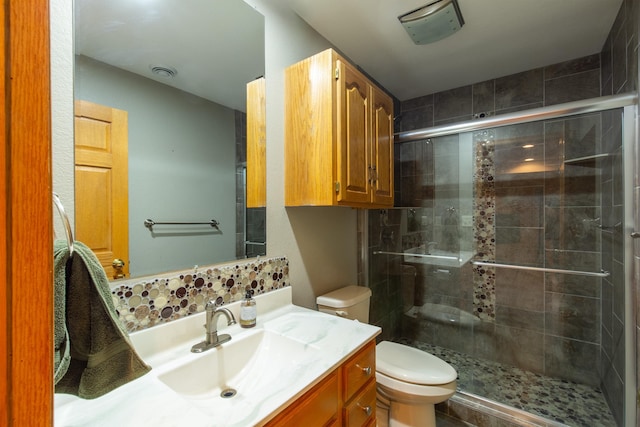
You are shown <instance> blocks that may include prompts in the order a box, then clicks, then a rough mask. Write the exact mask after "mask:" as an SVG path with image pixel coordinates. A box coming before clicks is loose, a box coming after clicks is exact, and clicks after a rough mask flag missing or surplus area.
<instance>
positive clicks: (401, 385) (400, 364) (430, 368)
mask: <svg viewBox="0 0 640 427" xmlns="http://www.w3.org/2000/svg"><path fill="white" fill-rule="evenodd" d="M370 299H371V289H369V288H365V287H363V286H347V287H344V288H340V289H337V290H335V291H333V292H329V293H328V294H325V295H321V296H319V297H318V298H317V299H316V302H317V304H318V310H319V311H321V312H323V313H329V314H333V315H336V316H340V317H344V318H347V319H355V320H358V321H360V322H363V323H367V322H368V321H369V300H370ZM457 376H458V374H457V372H456V370H455V369H453V367H452V366H451V365H449V364H448V363H447V362H445V361H444V360H441V359H439V358H437V357H436V356H434V355H432V354H429V353H427V352H425V351H422V350H418V349H416V348H413V347H409V346H406V345H403V344H399V343H394V342H389V341H382V342H380V343H378V345H377V346H376V382H377V409H376V418H377V420H378V426H379V427H387V426H389V427H418V426H420V427H422V426H424V427H435V425H436V416H435V404H437V403H441V402H444V401H446V400H447V399H449V398H450V397H451V396H453V394H454V393H455V391H456V378H457Z"/></svg>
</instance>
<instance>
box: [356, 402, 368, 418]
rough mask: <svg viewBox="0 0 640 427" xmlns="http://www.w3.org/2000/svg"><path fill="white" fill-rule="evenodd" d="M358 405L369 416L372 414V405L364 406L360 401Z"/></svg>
mask: <svg viewBox="0 0 640 427" xmlns="http://www.w3.org/2000/svg"><path fill="white" fill-rule="evenodd" d="M358 407H359V408H360V409H362V410H363V411H364V413H365V414H367V417H368V416H370V415H371V406H362V405H361V404H359V403H358Z"/></svg>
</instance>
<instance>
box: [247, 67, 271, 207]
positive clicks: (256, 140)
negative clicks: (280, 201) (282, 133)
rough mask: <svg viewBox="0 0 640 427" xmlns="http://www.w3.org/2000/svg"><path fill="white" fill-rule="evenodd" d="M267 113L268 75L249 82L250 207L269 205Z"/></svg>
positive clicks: (248, 169)
mask: <svg viewBox="0 0 640 427" xmlns="http://www.w3.org/2000/svg"><path fill="white" fill-rule="evenodd" d="M266 152H267V113H266V85H265V80H264V77H260V78H259V79H256V80H254V81H252V82H249V83H247V207H248V208H262V207H265V206H266V205H267V163H266Z"/></svg>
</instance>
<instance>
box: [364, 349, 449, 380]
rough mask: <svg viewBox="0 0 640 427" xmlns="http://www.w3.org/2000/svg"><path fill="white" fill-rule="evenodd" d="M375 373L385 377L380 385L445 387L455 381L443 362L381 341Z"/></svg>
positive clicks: (434, 357) (447, 365) (420, 352)
mask: <svg viewBox="0 0 640 427" xmlns="http://www.w3.org/2000/svg"><path fill="white" fill-rule="evenodd" d="M376 371H377V372H379V373H381V374H383V375H384V377H386V378H384V379H383V382H389V380H390V379H395V380H397V381H401V382H405V383H410V384H414V385H423V386H437V385H447V384H449V383H451V382H454V381H455V380H456V378H457V377H458V373H457V372H456V370H455V369H453V367H452V366H451V365H449V364H448V363H447V362H445V361H444V360H442V359H439V358H438V357H436V356H434V355H432V354H429V353H427V352H425V351H422V350H418V349H416V348H413V347H409V346H407V345H403V344H399V343H395V342H390V341H382V342H380V343H379V344H378V345H377V346H376ZM394 383H395V381H394Z"/></svg>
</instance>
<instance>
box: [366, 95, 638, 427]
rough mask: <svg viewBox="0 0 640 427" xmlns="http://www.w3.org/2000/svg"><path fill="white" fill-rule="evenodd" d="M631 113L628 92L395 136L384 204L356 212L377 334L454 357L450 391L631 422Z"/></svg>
mask: <svg viewBox="0 0 640 427" xmlns="http://www.w3.org/2000/svg"><path fill="white" fill-rule="evenodd" d="M634 121H635V96H631V95H629V96H611V97H604V98H598V99H594V100H585V101H577V102H572V103H568V104H563V105H558V106H553V107H544V108H539V109H535V110H529V111H521V112H518V113H512V114H506V115H502V116H496V117H489V118H484V119H480V120H477V121H473V122H467V123H460V124H456V125H445V126H440V127H434V128H430V129H424V130H419V131H412V132H404V133H400V134H398V135H397V139H396V169H397V174H396V183H395V186H396V189H397V192H396V206H399V207H397V208H394V209H388V210H376V211H369V212H367V213H366V221H367V230H368V231H367V233H366V234H367V237H366V239H367V241H366V247H368V252H367V256H366V263H367V264H368V265H367V269H366V271H367V273H368V277H367V281H368V284H369V286H370V287H371V288H372V291H373V298H372V320H375V319H376V317H377V318H384V319H385V324H384V325H382V326H383V328H384V332H383V334H384V335H383V336H384V338H385V339H394V340H397V341H400V342H403V343H405V344H409V345H412V346H415V347H417V348H420V349H423V350H426V351H428V352H430V353H432V354H434V355H436V356H438V357H440V358H441V359H443V360H445V361H447V362H449V363H450V364H451V365H452V366H454V367H455V368H456V370H457V371H458V375H459V378H458V393H457V395H456V397H455V398H471V399H475V400H474V401H475V402H482V403H483V404H486V405H489V406H490V407H494V408H498V411H502V412H503V413H510V415H511V416H515V417H516V418H519V419H527V420H530V421H532V422H540V425H570V426H587V425H588V426H595V425H602V426H615V425H618V426H622V425H625V423H627V424H628V423H629V420H633V425H635V389H636V385H635V338H634V334H635V332H634V331H635V320H634V317H633V316H634V315H633V311H634V304H633V302H632V301H633V300H632V298H631V276H632V273H631V267H632V263H631V257H632V253H631V239H632V237H631V236H630V233H631V231H632V230H633V210H632V206H633V192H632V183H633V173H634V172H633V164H634V163H633V159H634V151H633V141H634V139H635V135H634V132H635V128H634V126H635V125H634ZM385 310H388V311H389V313H388V314H387V313H384V312H385ZM491 405H493V406H491ZM625 416H626V417H627V418H625ZM628 425H630V424H628Z"/></svg>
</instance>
